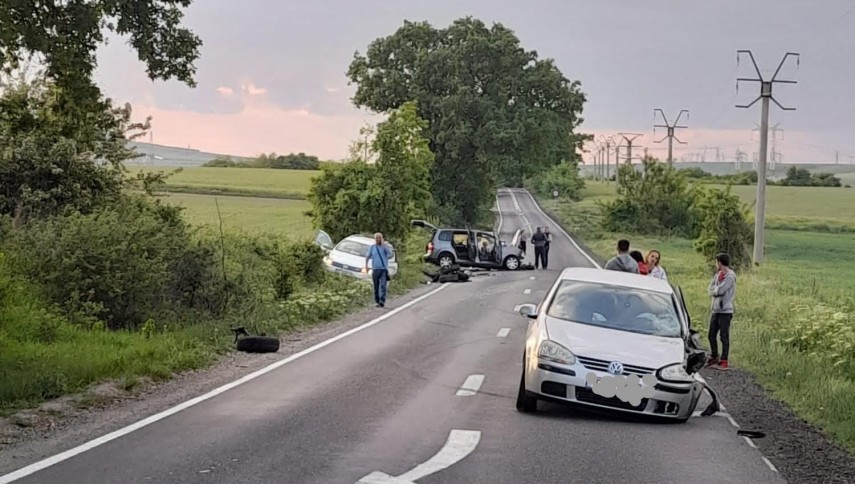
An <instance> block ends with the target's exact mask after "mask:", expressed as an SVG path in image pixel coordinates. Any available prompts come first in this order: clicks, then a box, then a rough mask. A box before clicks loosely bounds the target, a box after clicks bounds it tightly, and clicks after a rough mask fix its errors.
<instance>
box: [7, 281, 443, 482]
mask: <svg viewBox="0 0 855 484" xmlns="http://www.w3.org/2000/svg"><path fill="white" fill-rule="evenodd" d="M445 287H446V286H445V285H442V286H440V287H438V288H436V289H434V290H433V291H431V292H429V293H427V294H424V295H422V296H419V297H417V298H416V299H413V300H412V301H410V302H408V303H407V304H404V305H403V306H401V307H399V308H396V309H393V310H391V311H389V312H388V313H386V314H384V315H383V316H380V317H379V318H375V319H373V320H371V321H369V322H367V323H365V324H363V325H361V326H357V327H356V328H353V329H350V330H348V331H345V332H344V333H341V334H339V335H337V336H333V337H332V338H330V339H328V340H326V341H322V342H320V343H318V344H316V345H315V346H312V347H310V348H307V349H305V350H303V351H300V352H299V353H295V354H293V355H291V356H289V357H287V358H285V359H283V360H279V361H277V362H275V363H273V364H271V365H268V366H266V367H264V368H262V369H260V370H258V371H255V372H253V373H250V374H249V375H246V376H244V377H242V378H239V379H237V380H235V381H233V382H231V383H228V384H226V385H223V386H221V387H219V388H215V389H214V390H211V391H210V392H208V393H206V394H204V395H200V396H198V397H196V398H193V399H191V400H187V401H186V402H184V403H181V404H179V405H176V406H174V407H172V408H169V409H167V410H164V411H163V412H160V413H158V414H155V415H152V416H150V417H148V418H145V419H143V420H140V421H138V422H136V423H133V424H131V425H128V426H127V427H124V428H121V429H119V430H116V431H114V432H111V433H109V434H107V435H103V436H101V437H98V438H95V439H92V440H90V441H89V442H86V443H84V444H82V445H79V446H77V447H74V448H73V449H69V450H66V451H65V452H62V453H60V454H56V455H54V456H51V457H48V458H46V459H43V460H40V461H38V462H36V463H33V464H30V465H28V466H26V467H23V468H21V469H18V470H16V471H14V472H12V473H10V474H6V475H3V476H0V484H8V483H10V482H14V481H17V480H18V479H21V478H24V477H27V476H29V475H32V474H35V473H36V472H39V471H41V470H43V469H47V468H48V467H50V466H53V465H56V464H59V463H60V462H62V461H64V460H68V459H70V458H72V457H74V456H76V455H79V454H82V453H84V452H86V451H88V450H91V449H94V448H95V447H98V446H100V445H104V444H106V443H107V442H110V441H112V440H115V439H118V438H119V437H122V436H125V435H127V434H129V433H131V432H133V431H135V430H139V429H141V428H143V427H146V426H148V425H151V424H153V423H155V422H157V421H159V420H163V419H165V418H166V417H169V416H171V415H174V414H176V413H178V412H180V411H182V410H186V409H188V408H190V407H192V406H194V405H197V404H199V403H202V402H204V401H205V400H210V399H211V398H214V397H216V396H217V395H220V394H221V393H225V392H227V391H229V390H231V389H232V388H235V387H237V386H239V385H242V384H244V383H246V382H248V381H250V380H254V379H256V378H258V377H260V376H262V375H264V374H266V373H269V372H271V371H273V370H275V369H277V368H280V367H282V366H285V365H287V364H288V363H291V362H292V361H295V360H297V359H299V358H302V357H304V356H306V355H308V354H311V353H314V352H315V351H318V350H320V349H322V348H325V347H327V346H329V345H331V344H333V343H335V342H336V341H339V340H342V339H344V338H347V337H348V336H350V335H352V334H355V333H358V332H360V331H362V330H364V329H367V328H370V327H371V326H374V325H376V324H378V323H380V322H382V321H385V320H387V319H389V318H391V317H392V316H394V315H396V314H398V313H400V312H401V311H404V310H406V309H407V308H409V307H411V306H413V305H416V304H418V303H420V302H422V301H424V300H425V299H427V298H429V297H431V296H433V295H434V294H436V293H438V292H439V291H441V290H443V289H445Z"/></svg>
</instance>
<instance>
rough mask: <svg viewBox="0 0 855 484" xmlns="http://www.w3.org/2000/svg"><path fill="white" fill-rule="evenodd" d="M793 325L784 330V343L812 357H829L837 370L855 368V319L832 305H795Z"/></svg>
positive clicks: (782, 329)
mask: <svg viewBox="0 0 855 484" xmlns="http://www.w3.org/2000/svg"><path fill="white" fill-rule="evenodd" d="M790 311H791V314H792V315H793V318H792V321H793V322H792V324H790V325H788V326H785V327H783V328H780V329H779V331H780V334H781V340H780V342H781V343H782V344H784V345H786V346H789V347H790V348H794V349H796V350H798V351H800V352H802V353H806V354H809V355H811V356H815V357H820V358H828V360H829V362H830V363H831V364H832V365H833V366H834V367H842V366H844V365H847V364H848V365H853V367H855V363H853V362H855V329H853V328H855V319H853V317H852V314H850V313H847V312H844V311H839V310H836V309H834V308H831V307H829V306H826V305H823V304H818V305H806V304H800V305H794V306H793V307H792V308H790Z"/></svg>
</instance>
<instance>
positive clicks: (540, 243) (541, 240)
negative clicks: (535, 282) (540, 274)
mask: <svg viewBox="0 0 855 484" xmlns="http://www.w3.org/2000/svg"><path fill="white" fill-rule="evenodd" d="M531 245H533V246H534V268H535V270H537V269H538V268H539V267H540V264H541V263H542V264H543V268H544V269H546V259H544V257H543V249H544V248H545V247H546V236H545V235H543V232H541V231H540V227H538V228H537V232H535V233H534V235H532V236H531Z"/></svg>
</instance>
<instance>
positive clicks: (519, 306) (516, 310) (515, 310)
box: [514, 304, 522, 313]
mask: <svg viewBox="0 0 855 484" xmlns="http://www.w3.org/2000/svg"><path fill="white" fill-rule="evenodd" d="M521 307H522V304H517V305H516V306H514V312H515V313H518V312H520V308H521Z"/></svg>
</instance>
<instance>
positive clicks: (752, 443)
mask: <svg viewBox="0 0 855 484" xmlns="http://www.w3.org/2000/svg"><path fill="white" fill-rule="evenodd" d="M742 438H743V439H745V442H746V443H747V444H748V445H750V446H751V447H752V448H754V449H756V448H757V445H756V444H755V443H754V441H753V440H751V438H750V437H748V436H745V435H743V436H742Z"/></svg>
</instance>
